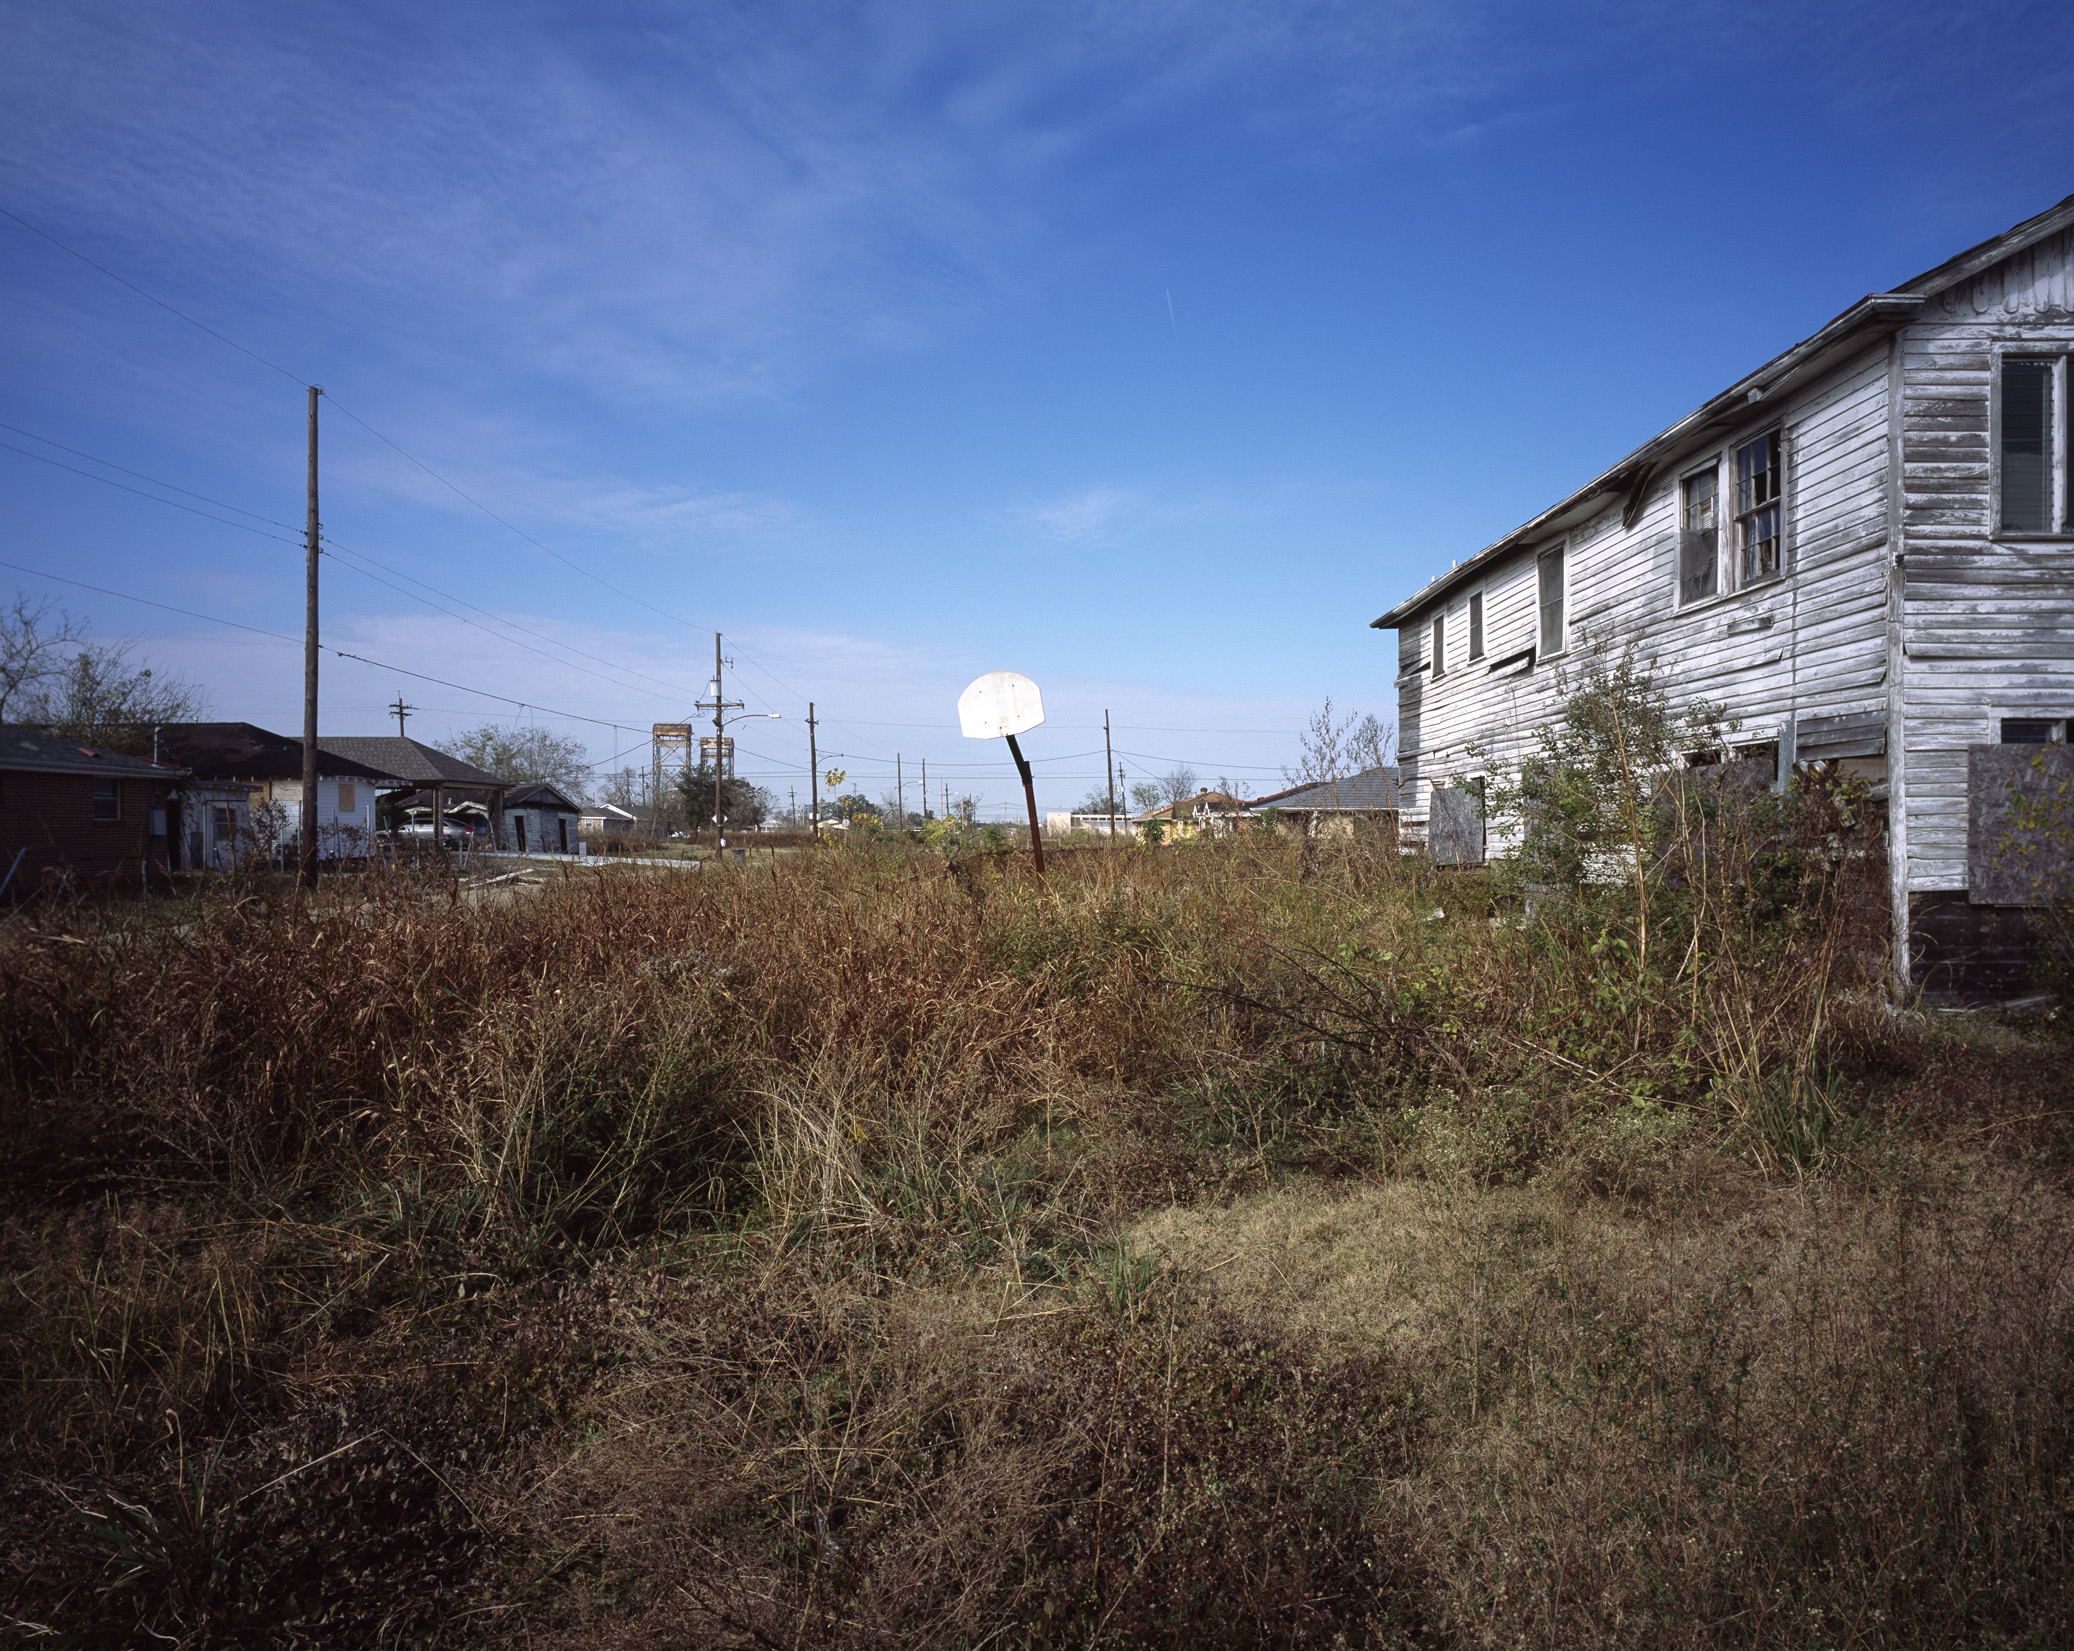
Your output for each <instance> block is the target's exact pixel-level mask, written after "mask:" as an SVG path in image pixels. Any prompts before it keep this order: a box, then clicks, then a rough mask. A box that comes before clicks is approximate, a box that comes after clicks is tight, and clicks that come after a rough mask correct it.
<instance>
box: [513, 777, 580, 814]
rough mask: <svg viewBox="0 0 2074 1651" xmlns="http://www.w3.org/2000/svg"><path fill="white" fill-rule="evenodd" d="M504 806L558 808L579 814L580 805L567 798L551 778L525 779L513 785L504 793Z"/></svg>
mask: <svg viewBox="0 0 2074 1651" xmlns="http://www.w3.org/2000/svg"><path fill="white" fill-rule="evenodd" d="M504 806H505V807H506V808H560V809H562V810H564V811H566V812H567V813H570V814H579V813H581V812H582V809H581V807H580V806H579V805H578V804H576V803H573V802H571V801H570V800H569V796H568V793H567V792H565V791H563V790H562V789H561V788H560V787H559V786H557V785H556V784H555V783H554V782H553V781H552V780H527V781H526V782H525V783H524V784H522V785H515V786H513V787H512V788H511V789H510V790H509V791H507V792H505V794H504Z"/></svg>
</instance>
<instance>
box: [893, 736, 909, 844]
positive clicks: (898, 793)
mask: <svg viewBox="0 0 2074 1651" xmlns="http://www.w3.org/2000/svg"><path fill="white" fill-rule="evenodd" d="M893 813H894V816H895V818H894V824H895V825H897V826H899V827H900V829H901V830H902V831H905V830H906V829H907V787H906V786H905V785H904V784H902V783H901V779H900V753H899V752H898V751H895V752H894V753H893Z"/></svg>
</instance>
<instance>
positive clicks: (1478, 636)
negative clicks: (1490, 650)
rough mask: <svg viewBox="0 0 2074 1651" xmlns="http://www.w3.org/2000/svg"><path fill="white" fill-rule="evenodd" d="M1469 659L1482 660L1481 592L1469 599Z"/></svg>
mask: <svg viewBox="0 0 2074 1651" xmlns="http://www.w3.org/2000/svg"><path fill="white" fill-rule="evenodd" d="M1469 657H1470V658H1471V659H1481V658H1483V592H1482V591H1477V592H1475V593H1474V594H1473V595H1472V596H1471V597H1470V598H1469Z"/></svg>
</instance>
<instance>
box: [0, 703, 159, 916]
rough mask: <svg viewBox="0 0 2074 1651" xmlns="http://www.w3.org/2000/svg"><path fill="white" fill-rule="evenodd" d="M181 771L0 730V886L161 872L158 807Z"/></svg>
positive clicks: (14, 729) (13, 728)
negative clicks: (4, 881)
mask: <svg viewBox="0 0 2074 1651" xmlns="http://www.w3.org/2000/svg"><path fill="white" fill-rule="evenodd" d="M183 772H184V771H183V770H181V769H179V768H176V767H174V766H173V765H172V764H171V763H159V762H152V761H150V760H149V759H148V758H144V757H125V756H122V755H120V754H118V753H116V752H114V751H104V750H102V749H100V748H99V747H98V746H92V745H82V744H81V743H80V742H79V741H78V740H73V739H66V738H64V737H63V736H62V735H59V734H53V733H51V732H49V731H48V730H47V729H43V728H30V727H24V726H21V725H19V724H12V723H9V724H0V877H5V878H9V879H10V884H9V892H15V891H17V890H19V889H20V888H21V887H22V886H23V885H24V883H25V882H29V881H31V880H34V881H38V882H40V881H42V880H43V878H44V877H45V876H46V875H49V874H53V873H55V874H58V875H66V876H75V877H85V878H91V879H94V880H96V881H120V880H125V879H134V878H138V877H141V876H142V875H143V871H144V868H145V867H146V866H150V867H153V868H156V869H157V870H158V871H161V872H163V871H165V870H166V844H167V838H166V814H167V806H166V805H167V798H168V796H169V794H170V793H171V791H172V788H173V785H174V783H175V782H176V781H177V780H179V779H180V777H181V775H182V773H183Z"/></svg>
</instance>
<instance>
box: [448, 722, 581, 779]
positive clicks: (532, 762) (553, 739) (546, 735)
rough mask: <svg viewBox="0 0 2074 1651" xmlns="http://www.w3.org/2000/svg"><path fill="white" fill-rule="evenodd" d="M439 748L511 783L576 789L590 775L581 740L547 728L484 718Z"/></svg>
mask: <svg viewBox="0 0 2074 1651" xmlns="http://www.w3.org/2000/svg"><path fill="white" fill-rule="evenodd" d="M442 749H444V750H445V751H446V753H447V755H448V756H451V757H459V758H460V759H461V760H462V761H463V762H472V763H474V764H475V766H476V767H478V768H483V769H487V770H488V771H489V772H490V773H492V774H495V775H496V776H497V778H498V779H500V780H510V781H512V782H514V783H516V782H518V781H521V780H548V781H551V782H553V783H554V784H555V785H558V786H561V787H562V788H563V789H564V790H580V789H581V788H582V785H583V782H584V781H585V780H586V779H588V778H589V777H590V763H589V762H588V760H586V759H587V758H588V757H589V752H588V751H587V750H586V749H585V748H584V744H583V741H581V740H580V739H576V738H574V737H573V736H571V735H568V734H557V733H555V732H554V731H553V730H552V729H547V728H504V727H500V726H499V725H498V724H496V723H494V722H485V723H483V724H481V725H480V726H479V727H475V728H470V729H467V730H466V731H464V732H462V733H460V734H457V735H456V736H455V737H454V738H453V739H451V740H449V741H448V742H447V743H446V745H445V746H444V747H443V748H442Z"/></svg>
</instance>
